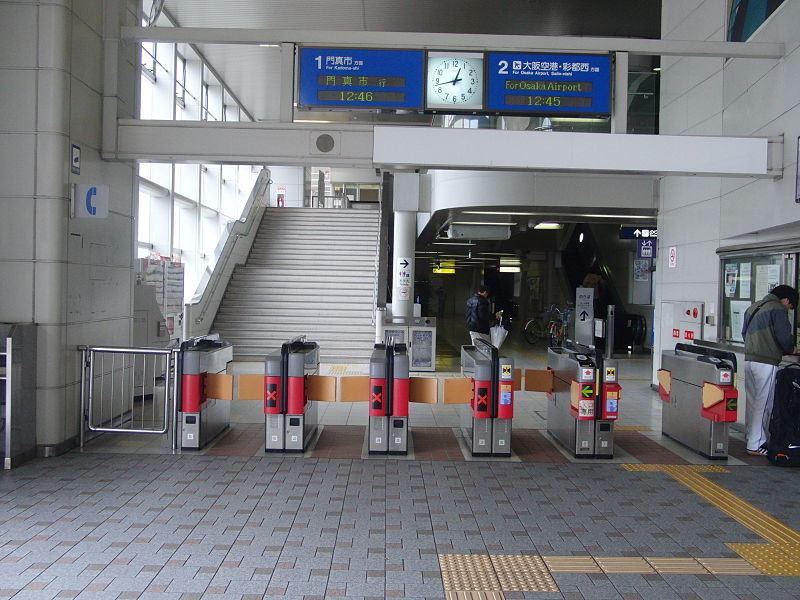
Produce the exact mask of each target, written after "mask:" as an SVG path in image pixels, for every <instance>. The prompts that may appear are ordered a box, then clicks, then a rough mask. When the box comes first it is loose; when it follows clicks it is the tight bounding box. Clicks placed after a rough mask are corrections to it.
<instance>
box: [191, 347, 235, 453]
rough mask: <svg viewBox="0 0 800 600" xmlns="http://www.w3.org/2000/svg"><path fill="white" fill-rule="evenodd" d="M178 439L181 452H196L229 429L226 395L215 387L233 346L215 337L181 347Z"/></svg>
mask: <svg viewBox="0 0 800 600" xmlns="http://www.w3.org/2000/svg"><path fill="white" fill-rule="evenodd" d="M180 354H181V360H180V366H181V376H180V378H179V381H180V390H179V395H178V397H179V398H180V402H181V408H180V432H179V433H180V436H181V449H182V450H199V449H201V448H203V447H204V446H205V445H206V444H208V442H210V441H211V440H213V439H214V438H215V437H217V436H218V435H219V434H220V433H222V432H223V431H225V430H226V429H227V428H228V427H229V426H230V421H231V404H230V400H232V384H231V385H230V387H231V390H230V391H229V392H226V391H223V389H222V387H223V386H221V385H215V384H214V382H218V381H219V380H220V379H222V380H223V381H224V379H226V378H227V379H230V377H231V376H222V377H219V375H220V374H223V373H225V371H226V370H227V368H228V363H229V362H231V361H232V360H233V346H232V345H231V344H229V343H228V342H224V341H222V340H220V339H219V336H217V335H215V334H214V335H209V336H202V337H196V338H192V339H189V340H186V341H185V342H183V343H182V344H181V348H180Z"/></svg>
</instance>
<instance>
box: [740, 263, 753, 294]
mask: <svg viewBox="0 0 800 600" xmlns="http://www.w3.org/2000/svg"><path fill="white" fill-rule="evenodd" d="M751 267H752V265H751V264H750V263H749V262H747V263H742V264H741V273H739V298H749V297H750V272H751Z"/></svg>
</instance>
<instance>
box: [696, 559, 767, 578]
mask: <svg viewBox="0 0 800 600" xmlns="http://www.w3.org/2000/svg"><path fill="white" fill-rule="evenodd" d="M697 562H699V563H700V564H701V565H703V566H704V567H705V568H706V569H707V570H708V572H709V573H711V574H712V575H761V571H759V570H758V569H756V568H755V567H754V566H753V565H751V564H750V563H749V562H747V561H746V560H744V559H743V558H698V559H697Z"/></svg>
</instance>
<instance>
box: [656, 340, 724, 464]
mask: <svg viewBox="0 0 800 600" xmlns="http://www.w3.org/2000/svg"><path fill="white" fill-rule="evenodd" d="M735 373H736V355H735V354H733V353H732V352H725V351H723V350H717V349H714V348H706V347H704V346H693V345H690V344H676V345H675V349H674V350H665V351H664V352H663V353H662V354H661V369H659V371H658V393H659V395H660V396H661V399H662V400H663V401H664V404H663V407H662V410H661V433H663V434H664V435H666V436H668V437H671V438H672V439H674V440H675V441H676V442H680V443H681V444H683V445H684V446H687V447H689V448H691V449H692V450H694V451H695V452H698V453H699V454H702V455H703V456H705V457H707V458H712V459H725V458H728V435H729V429H730V424H731V423H732V422H735V421H736V415H737V404H738V392H737V390H736V387H735V386H734V375H735Z"/></svg>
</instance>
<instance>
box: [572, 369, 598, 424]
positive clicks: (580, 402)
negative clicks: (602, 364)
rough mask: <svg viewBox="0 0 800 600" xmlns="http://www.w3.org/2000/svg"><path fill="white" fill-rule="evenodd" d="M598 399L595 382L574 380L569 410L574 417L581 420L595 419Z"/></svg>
mask: <svg viewBox="0 0 800 600" xmlns="http://www.w3.org/2000/svg"><path fill="white" fill-rule="evenodd" d="M596 401H597V399H596V396H595V386H594V384H593V383H578V382H577V381H575V380H574V379H573V380H572V384H571V386H570V407H569V410H570V413H572V416H573V417H575V418H576V419H578V420H579V421H594V419H595V402H596Z"/></svg>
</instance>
